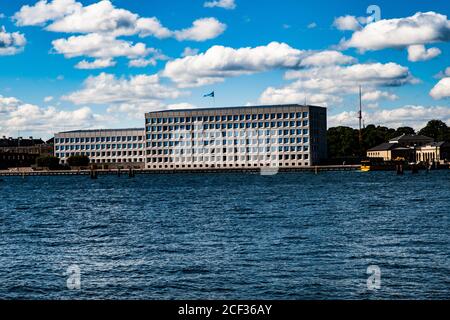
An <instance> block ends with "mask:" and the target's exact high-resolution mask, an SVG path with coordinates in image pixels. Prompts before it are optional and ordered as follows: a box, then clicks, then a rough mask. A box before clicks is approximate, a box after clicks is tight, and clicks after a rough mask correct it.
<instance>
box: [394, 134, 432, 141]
mask: <svg viewBox="0 0 450 320" xmlns="http://www.w3.org/2000/svg"><path fill="white" fill-rule="evenodd" d="M411 141H433V138H430V137H427V136H423V135H420V134H402V135H401V136H398V137H395V138H392V139H390V140H389V142H391V143H396V142H404V143H405V142H411Z"/></svg>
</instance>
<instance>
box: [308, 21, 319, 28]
mask: <svg viewBox="0 0 450 320" xmlns="http://www.w3.org/2000/svg"><path fill="white" fill-rule="evenodd" d="M306 27H307V28H308V29H314V28H316V27H317V23H315V22H311V23H310V24H308V25H307V26H306Z"/></svg>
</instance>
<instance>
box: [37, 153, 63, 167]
mask: <svg viewBox="0 0 450 320" xmlns="http://www.w3.org/2000/svg"><path fill="white" fill-rule="evenodd" d="M36 165H37V166H38V167H41V168H49V169H50V170H55V169H58V168H59V158H57V157H54V156H43V157H39V158H37V159H36Z"/></svg>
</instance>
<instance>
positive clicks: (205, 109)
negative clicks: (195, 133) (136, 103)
mask: <svg viewBox="0 0 450 320" xmlns="http://www.w3.org/2000/svg"><path fill="white" fill-rule="evenodd" d="M280 107H307V108H322V109H326V108H325V107H321V106H312V105H301V104H277V105H257V106H235V107H210V108H191V109H169V110H160V111H152V112H147V113H146V114H154V113H161V112H163V113H168V112H188V111H215V110H234V109H257V108H280Z"/></svg>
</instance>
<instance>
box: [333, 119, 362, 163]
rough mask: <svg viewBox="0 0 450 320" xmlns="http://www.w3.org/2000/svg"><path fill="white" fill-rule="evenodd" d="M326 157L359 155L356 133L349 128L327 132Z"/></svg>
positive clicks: (338, 128) (337, 128) (335, 128)
mask: <svg viewBox="0 0 450 320" xmlns="http://www.w3.org/2000/svg"><path fill="white" fill-rule="evenodd" d="M327 143H328V157H329V158H331V159H333V158H345V157H356V156H358V154H359V151H358V149H359V142H358V131H357V130H355V129H353V128H350V127H343V126H340V127H334V128H330V129H328V132H327Z"/></svg>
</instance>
